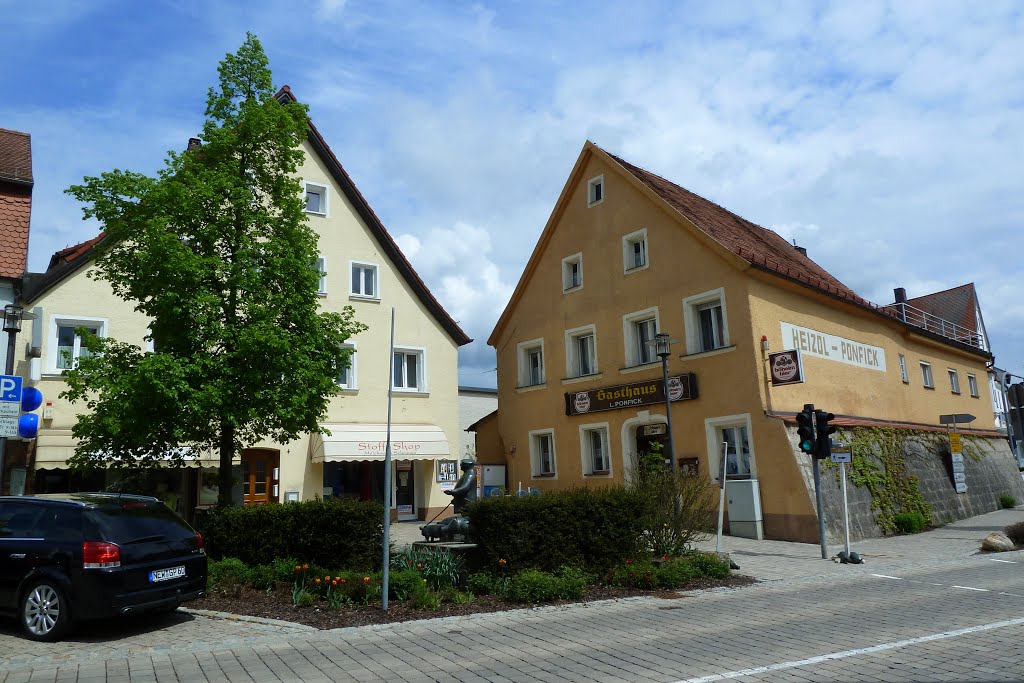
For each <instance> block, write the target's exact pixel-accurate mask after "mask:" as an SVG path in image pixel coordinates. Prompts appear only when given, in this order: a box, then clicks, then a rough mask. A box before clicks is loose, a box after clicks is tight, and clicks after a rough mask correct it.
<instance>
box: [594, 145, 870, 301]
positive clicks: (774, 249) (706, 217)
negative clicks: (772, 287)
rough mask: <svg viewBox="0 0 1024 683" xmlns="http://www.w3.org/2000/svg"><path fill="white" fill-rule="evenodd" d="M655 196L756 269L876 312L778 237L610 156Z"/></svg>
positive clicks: (659, 177)
mask: <svg viewBox="0 0 1024 683" xmlns="http://www.w3.org/2000/svg"><path fill="white" fill-rule="evenodd" d="M606 154H608V156H609V157H611V158H612V159H614V160H615V161H616V162H618V163H619V164H620V165H621V166H622V167H623V168H625V169H626V170H627V171H629V172H630V173H631V174H632V175H633V176H635V177H636V178H637V180H639V181H640V182H642V183H643V184H644V185H646V186H647V187H649V188H651V189H652V190H653V191H654V192H655V194H657V195H658V196H659V197H661V198H662V199H664V200H665V201H666V202H668V204H669V205H671V206H672V208H674V209H675V210H676V211H678V212H679V213H681V214H682V215H683V216H684V217H686V219H687V220H688V221H690V222H691V223H693V224H694V225H695V226H697V227H698V228H699V229H701V230H702V231H704V232H705V233H706V234H707V235H708V236H709V237H711V238H712V239H713V240H715V241H716V242H718V243H719V244H721V245H722V246H723V247H725V248H726V249H728V250H729V251H731V252H733V253H734V254H736V255H737V256H739V257H740V258H742V259H744V260H746V261H749V262H750V263H752V264H754V265H755V266H759V267H761V268H763V269H766V270H769V271H772V272H774V273H776V274H779V275H784V276H786V277H788V278H792V279H795V280H798V281H800V282H802V283H804V284H807V285H810V286H812V287H814V288H816V289H820V290H823V291H825V292H827V293H829V294H832V295H834V296H839V297H841V298H843V299H847V300H849V301H852V302H854V303H857V304H860V305H862V306H868V307H870V308H877V307H876V306H875V305H874V304H872V303H871V302H869V301H868V300H867V299H864V298H863V297H861V296H859V295H858V294H857V293H856V292H854V291H853V290H852V289H850V288H849V287H847V286H846V285H844V284H843V283H842V282H840V281H839V280H837V279H836V278H835V277H834V276H833V275H832V274H831V273H829V272H828V271H827V270H825V269H824V268H822V267H821V266H819V265H818V264H817V263H815V262H814V261H812V260H811V259H810V258H808V257H807V256H806V255H804V254H803V253H802V252H800V251H797V249H796V248H795V247H794V246H793V245H791V244H790V243H789V242H787V241H786V240H784V239H783V238H782V237H781V236H779V234H778V233H776V232H775V231H773V230H769V229H768V228H764V227H761V226H760V225H757V224H756V223H751V222H750V221H748V220H747V219H745V218H743V217H742V216H738V215H736V214H734V213H733V212H732V211H729V210H728V209H725V208H723V207H721V206H719V205H718V204H715V203H714V202H712V201H710V200H708V199H705V198H704V197H701V196H700V195H697V194H694V193H693V192H690V191H689V190H687V189H686V188H683V187H680V186H679V185H676V184H675V183H673V182H672V181H670V180H666V179H665V178H662V177H661V176H659V175H657V174H655V173H651V172H650V171H647V170H644V169H642V168H640V167H639V166H636V165H634V164H631V163H629V162H628V161H626V160H625V159H622V158H620V157H617V156H615V155H614V154H611V153H608V152H606Z"/></svg>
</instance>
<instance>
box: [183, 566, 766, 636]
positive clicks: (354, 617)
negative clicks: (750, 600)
mask: <svg viewBox="0 0 1024 683" xmlns="http://www.w3.org/2000/svg"><path fill="white" fill-rule="evenodd" d="M752 583H756V580H755V579H752V578H750V577H748V576H738V575H731V576H729V577H728V578H725V579H697V580H695V581H692V582H691V583H689V584H687V586H686V587H685V588H682V589H680V590H671V591H668V590H656V591H651V590H639V589H632V588H609V587H604V586H601V587H594V588H591V589H590V590H588V591H587V594H586V595H584V596H583V599H582V600H580V601H578V602H593V601H595V600H609V599H613V598H625V597H630V596H636V595H647V596H653V597H656V598H663V599H676V598H680V597H685V592H686V591H694V590H702V589H705V588H716V587H727V588H739V587H742V586H749V585H750V584H752ZM544 604H545V605H568V604H573V602H571V601H567V600H560V601H557V602H553V603H544ZM187 606H188V607H193V608H195V609H207V610H214V611H217V612H229V613H232V614H245V615H249V616H253V617H264V618H268V619H280V620H282V621H291V622H294V623H298V624H305V625H307V626H313V627H316V628H319V629H329V628H345V627H348V626H366V625H367V624H387V623H392V622H399V621H412V620H414V619H436V618H439V617H453V616H462V615H466V614H480V613H483V612H501V611H504V610H512V609H523V608H526V607H531V606H532V605H523V604H519V603H511V602H505V601H503V600H498V599H497V598H495V597H493V596H490V595H481V596H478V597H476V598H474V600H473V602H471V603H468V604H465V605H455V604H451V603H444V604H442V605H441V606H440V607H439V608H438V609H436V610H430V609H417V608H415V607H412V606H411V605H407V604H405V603H401V602H396V601H394V600H392V601H389V604H388V611H387V612H383V611H381V609H380V603H379V602H376V603H374V604H373V605H369V606H363V605H359V606H349V607H345V608H343V609H331V608H329V607H327V605H326V604H325V603H323V602H321V603H319V604H317V605H314V606H312V607H295V606H294V605H292V594H291V587H290V586H288V587H285V586H282V587H281V588H279V589H277V590H275V591H272V592H270V593H267V592H265V591H262V590H257V589H255V588H243V589H242V590H241V591H239V592H238V593H237V594H232V595H226V594H224V593H213V594H210V595H207V596H206V597H205V598H203V599H201V600H196V601H194V602H190V603H188V605H187Z"/></svg>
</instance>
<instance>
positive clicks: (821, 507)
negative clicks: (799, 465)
mask: <svg viewBox="0 0 1024 683" xmlns="http://www.w3.org/2000/svg"><path fill="white" fill-rule="evenodd" d="M811 457H812V459H813V461H814V500H815V502H817V504H818V540H819V542H820V543H821V559H823V560H827V559H828V544H827V543H826V542H825V502H824V500H823V499H822V495H821V466H820V465H819V464H818V458H817V457H814V456H811Z"/></svg>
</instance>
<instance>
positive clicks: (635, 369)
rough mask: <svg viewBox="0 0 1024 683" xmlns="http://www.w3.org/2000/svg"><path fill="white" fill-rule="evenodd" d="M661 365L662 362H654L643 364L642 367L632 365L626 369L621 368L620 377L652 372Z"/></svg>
mask: <svg viewBox="0 0 1024 683" xmlns="http://www.w3.org/2000/svg"><path fill="white" fill-rule="evenodd" d="M659 365H661V361H660V360H652V361H651V362H650V363H642V364H641V365H630V366H628V367H625V368H619V374H620V375H629V374H632V373H634V372H643V371H644V370H650V369H652V368H656V367H658V366H659Z"/></svg>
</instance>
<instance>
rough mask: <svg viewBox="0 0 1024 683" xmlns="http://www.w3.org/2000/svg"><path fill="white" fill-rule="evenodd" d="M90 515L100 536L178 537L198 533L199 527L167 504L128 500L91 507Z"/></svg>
mask: <svg viewBox="0 0 1024 683" xmlns="http://www.w3.org/2000/svg"><path fill="white" fill-rule="evenodd" d="M88 518H89V520H90V522H91V525H90V526H92V527H93V532H94V533H95V534H96V535H97V536H98V539H97V540H104V541H110V542H111V543H119V544H124V543H131V542H133V541H135V542H142V541H157V540H177V539H181V538H187V537H191V536H195V531H193V530H192V527H190V526H189V525H188V524H186V523H185V520H183V519H182V518H181V517H178V515H176V514H174V513H173V512H171V511H170V510H169V509H168V508H167V507H166V506H165V505H163V504H160V503H158V504H148V503H127V504H125V505H123V506H103V507H98V508H93V509H92V510H90V511H89V514H88Z"/></svg>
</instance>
